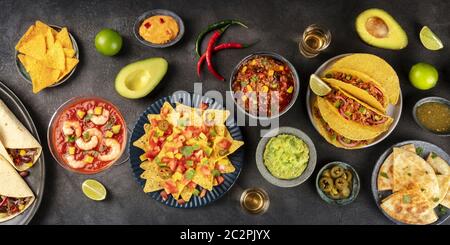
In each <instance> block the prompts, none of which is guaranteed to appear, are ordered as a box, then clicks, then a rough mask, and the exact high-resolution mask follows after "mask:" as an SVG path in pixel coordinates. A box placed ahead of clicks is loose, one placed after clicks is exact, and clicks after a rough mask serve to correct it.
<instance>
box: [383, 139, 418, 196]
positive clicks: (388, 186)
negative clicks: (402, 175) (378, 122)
mask: <svg viewBox="0 0 450 245" xmlns="http://www.w3.org/2000/svg"><path fill="white" fill-rule="evenodd" d="M400 148H401V149H403V150H407V151H410V152H413V153H415V152H416V147H415V146H414V144H408V145H404V146H401V147H400ZM393 172H394V153H391V154H390V155H389V156H388V157H387V158H386V160H384V162H383V164H381V167H380V171H379V172H378V178H377V187H378V191H388V190H392V182H393V179H394V176H393V175H394V173H393Z"/></svg>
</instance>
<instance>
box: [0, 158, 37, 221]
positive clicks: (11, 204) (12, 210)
mask: <svg viewBox="0 0 450 245" xmlns="http://www.w3.org/2000/svg"><path fill="white" fill-rule="evenodd" d="M34 199H35V197H34V194H33V192H32V191H31V189H30V188H29V187H28V185H27V184H26V183H25V181H24V180H23V179H22V177H20V175H19V174H18V173H17V171H16V170H15V169H14V168H13V167H12V166H11V164H10V163H8V162H7V161H6V159H5V158H3V157H2V156H0V223H1V222H5V221H7V220H10V219H12V218H14V217H16V216H17V215H19V214H21V213H23V212H24V211H25V210H26V209H27V208H29V207H30V206H31V204H32V203H33V202H34Z"/></svg>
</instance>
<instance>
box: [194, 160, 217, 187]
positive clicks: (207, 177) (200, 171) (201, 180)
mask: <svg viewBox="0 0 450 245" xmlns="http://www.w3.org/2000/svg"><path fill="white" fill-rule="evenodd" d="M208 171H209V174H206V172H208ZM213 179H214V176H213V175H212V173H211V169H210V168H209V166H208V165H207V164H206V165H198V166H197V168H196V169H195V175H194V178H193V179H192V182H194V183H196V184H197V185H199V186H201V187H203V188H205V189H207V190H208V191H210V190H212V188H213Z"/></svg>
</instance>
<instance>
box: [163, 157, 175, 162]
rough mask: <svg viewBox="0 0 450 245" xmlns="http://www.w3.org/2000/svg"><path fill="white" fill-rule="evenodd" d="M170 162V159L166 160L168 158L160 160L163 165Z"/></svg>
mask: <svg viewBox="0 0 450 245" xmlns="http://www.w3.org/2000/svg"><path fill="white" fill-rule="evenodd" d="M171 161H172V159H171V158H168V157H163V158H162V159H161V162H163V163H169V162H171Z"/></svg>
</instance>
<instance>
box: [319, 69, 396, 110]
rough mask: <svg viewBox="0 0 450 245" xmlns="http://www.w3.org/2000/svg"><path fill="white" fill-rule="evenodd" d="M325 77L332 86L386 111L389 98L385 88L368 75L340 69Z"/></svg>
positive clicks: (332, 70)
mask: <svg viewBox="0 0 450 245" xmlns="http://www.w3.org/2000/svg"><path fill="white" fill-rule="evenodd" d="M324 76H325V78H327V82H328V83H330V84H331V85H333V86H336V87H339V88H341V89H342V90H344V91H345V92H347V93H349V94H351V95H353V96H355V97H356V98H358V99H360V100H361V101H363V102H365V103H367V104H368V105H370V106H372V107H374V108H375V109H377V110H379V111H381V112H385V111H386V107H387V106H388V102H389V98H388V97H387V96H386V92H385V91H384V88H383V87H382V86H381V85H380V84H379V83H378V82H376V81H375V80H374V79H373V78H371V77H369V76H368V75H366V74H364V73H362V72H358V71H355V70H352V69H346V68H339V69H330V70H327V71H325V73H324Z"/></svg>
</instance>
